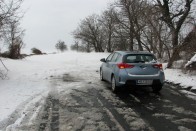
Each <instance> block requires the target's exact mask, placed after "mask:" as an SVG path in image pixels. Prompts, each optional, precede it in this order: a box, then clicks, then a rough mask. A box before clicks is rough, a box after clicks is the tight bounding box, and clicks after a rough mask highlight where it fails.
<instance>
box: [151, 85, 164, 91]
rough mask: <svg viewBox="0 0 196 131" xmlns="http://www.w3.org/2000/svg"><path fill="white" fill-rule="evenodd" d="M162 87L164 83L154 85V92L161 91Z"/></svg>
mask: <svg viewBox="0 0 196 131" xmlns="http://www.w3.org/2000/svg"><path fill="white" fill-rule="evenodd" d="M161 89H162V85H157V86H152V90H153V92H155V93H156V92H159V91H160V90H161Z"/></svg>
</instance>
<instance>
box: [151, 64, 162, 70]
mask: <svg viewBox="0 0 196 131" xmlns="http://www.w3.org/2000/svg"><path fill="white" fill-rule="evenodd" d="M153 67H154V68H158V69H163V66H162V64H154V65H153Z"/></svg>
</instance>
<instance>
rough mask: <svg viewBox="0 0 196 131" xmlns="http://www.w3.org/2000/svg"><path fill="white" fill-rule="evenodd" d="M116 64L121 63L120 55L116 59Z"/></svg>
mask: <svg viewBox="0 0 196 131" xmlns="http://www.w3.org/2000/svg"><path fill="white" fill-rule="evenodd" d="M116 62H122V55H121V54H118V57H117V58H116Z"/></svg>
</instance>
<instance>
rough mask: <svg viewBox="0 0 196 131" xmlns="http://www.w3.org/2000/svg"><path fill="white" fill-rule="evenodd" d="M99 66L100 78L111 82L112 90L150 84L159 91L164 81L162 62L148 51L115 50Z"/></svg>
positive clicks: (155, 90) (154, 89)
mask: <svg viewBox="0 0 196 131" xmlns="http://www.w3.org/2000/svg"><path fill="white" fill-rule="evenodd" d="M101 61H102V62H103V63H102V65H101V67H100V79H101V80H105V81H108V82H110V83H111V87H112V91H113V92H117V91H118V89H119V88H121V87H124V86H127V87H130V88H131V87H139V86H151V87H152V89H153V91H154V92H159V91H160V90H161V89H162V86H163V84H164V81H165V75H164V72H163V68H162V64H160V63H158V62H157V60H156V58H155V56H154V55H153V54H152V53H149V52H141V51H137V52H136V51H133V52H128V51H115V52H113V53H112V54H110V55H109V56H108V57H107V58H106V59H105V58H103V59H101Z"/></svg>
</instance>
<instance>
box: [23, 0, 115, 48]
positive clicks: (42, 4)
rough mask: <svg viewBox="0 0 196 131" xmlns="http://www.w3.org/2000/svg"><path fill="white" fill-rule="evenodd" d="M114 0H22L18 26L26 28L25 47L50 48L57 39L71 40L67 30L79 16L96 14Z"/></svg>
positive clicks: (69, 42)
mask: <svg viewBox="0 0 196 131" xmlns="http://www.w3.org/2000/svg"><path fill="white" fill-rule="evenodd" d="M112 1H114V0H25V1H24V3H23V5H22V7H23V11H26V13H25V16H24V18H23V21H22V23H21V26H22V27H23V28H24V29H25V30H26V32H25V36H24V42H25V43H26V47H25V50H30V49H31V48H33V47H36V48H39V49H41V50H42V51H54V50H55V44H56V42H57V41H58V40H63V41H65V43H66V44H67V45H71V44H73V43H74V40H73V37H72V35H71V32H72V31H73V30H75V29H76V28H77V26H78V24H79V23H80V21H81V20H82V19H84V18H85V17H87V16H89V15H91V14H93V13H96V14H100V13H101V12H102V11H104V9H106V8H107V5H108V3H111V2H112Z"/></svg>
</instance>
